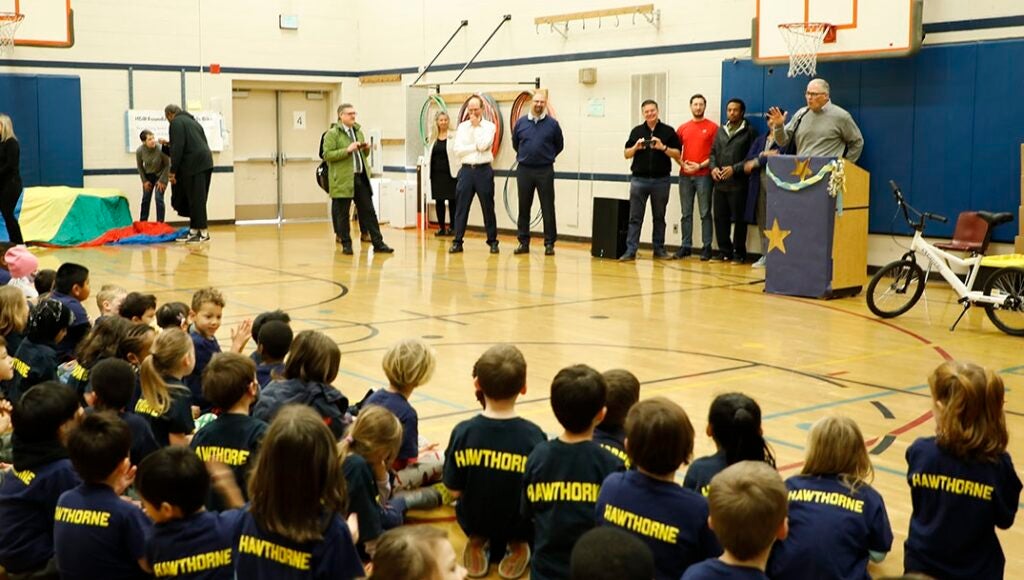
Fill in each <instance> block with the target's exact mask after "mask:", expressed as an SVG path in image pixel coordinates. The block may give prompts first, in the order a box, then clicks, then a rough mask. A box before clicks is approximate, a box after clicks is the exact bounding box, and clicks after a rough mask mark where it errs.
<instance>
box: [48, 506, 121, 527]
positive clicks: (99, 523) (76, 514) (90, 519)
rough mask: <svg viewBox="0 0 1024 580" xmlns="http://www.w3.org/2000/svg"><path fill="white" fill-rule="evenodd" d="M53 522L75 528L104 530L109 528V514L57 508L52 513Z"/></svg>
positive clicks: (97, 511)
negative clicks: (83, 527)
mask: <svg viewBox="0 0 1024 580" xmlns="http://www.w3.org/2000/svg"><path fill="white" fill-rule="evenodd" d="M53 520H54V521H57V522H64V523H65V524H74V525H76V526H93V527H96V528H106V527H109V526H110V512H102V511H99V510H84V509H75V508H66V507H60V506H57V510H56V511H55V512H53Z"/></svg>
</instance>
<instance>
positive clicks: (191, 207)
mask: <svg viewBox="0 0 1024 580" xmlns="http://www.w3.org/2000/svg"><path fill="white" fill-rule="evenodd" d="M164 116H165V117H167V121H168V122H169V123H170V124H171V128H170V152H169V155H170V156H171V174H170V182H171V184H172V185H173V186H174V191H173V192H172V194H171V205H172V206H174V209H175V210H176V211H177V212H178V213H179V214H180V215H181V216H182V217H188V226H189V230H188V234H186V235H184V236H182V237H180V238H178V240H177V241H179V242H186V243H189V244H198V243H201V242H208V241H210V232H209V231H208V230H207V229H206V228H207V223H206V201H207V199H208V198H209V196H210V179H211V177H212V176H213V154H212V153H211V152H210V146H209V145H208V144H207V143H206V133H204V132H203V127H202V126H201V125H200V124H199V122H198V121H196V119H195V117H193V116H192V115H191V114H189V113H187V112H186V111H182V110H181V107H179V106H178V105H167V106H166V107H164ZM175 198H178V200H177V203H176V200H175ZM182 202H184V204H183V203H182Z"/></svg>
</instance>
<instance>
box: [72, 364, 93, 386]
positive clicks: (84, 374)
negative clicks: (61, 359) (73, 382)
mask: <svg viewBox="0 0 1024 580" xmlns="http://www.w3.org/2000/svg"><path fill="white" fill-rule="evenodd" d="M71 376H72V377H74V378H76V379H78V380H79V381H82V382H85V381H88V380H89V369H87V368H85V367H83V366H82V365H80V364H78V363H77V362H75V368H73V369H71Z"/></svg>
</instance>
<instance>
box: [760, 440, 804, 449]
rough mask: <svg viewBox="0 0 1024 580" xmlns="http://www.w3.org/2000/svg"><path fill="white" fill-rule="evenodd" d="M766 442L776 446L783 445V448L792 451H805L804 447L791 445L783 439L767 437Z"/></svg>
mask: <svg viewBox="0 0 1024 580" xmlns="http://www.w3.org/2000/svg"><path fill="white" fill-rule="evenodd" d="M764 440H765V441H767V442H769V443H773V444H775V445H781V446H782V447H789V448H790V449H799V450H800V451H803V450H804V446H803V445H797V444H796V443H790V442H789V441H783V440H782V439H775V438H774V437H765V438H764Z"/></svg>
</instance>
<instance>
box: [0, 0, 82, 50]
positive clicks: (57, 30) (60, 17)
mask: <svg viewBox="0 0 1024 580" xmlns="http://www.w3.org/2000/svg"><path fill="white" fill-rule="evenodd" d="M0 12H17V13H19V14H24V15H25V19H24V20H23V21H22V22H21V26H20V27H19V28H18V32H17V34H16V35H15V37H14V46H42V47H48V48H70V47H71V46H72V45H74V43H75V34H74V23H73V20H72V13H71V0H0Z"/></svg>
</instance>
